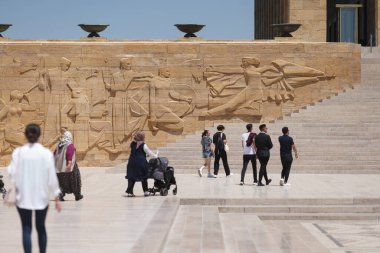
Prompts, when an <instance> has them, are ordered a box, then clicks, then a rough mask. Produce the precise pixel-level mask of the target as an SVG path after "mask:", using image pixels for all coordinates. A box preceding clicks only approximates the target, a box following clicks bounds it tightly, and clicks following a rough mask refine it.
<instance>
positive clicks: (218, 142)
mask: <svg viewBox="0 0 380 253" xmlns="http://www.w3.org/2000/svg"><path fill="white" fill-rule="evenodd" d="M217 129H218V132H216V133H215V134H214V136H213V138H212V142H213V143H214V145H215V160H214V175H218V172H219V161H220V158H222V162H223V167H224V171H225V172H226V176H227V177H229V176H230V175H231V172H230V167H229V165H228V160H227V152H226V150H225V144H226V143H227V138H226V134H225V133H224V126H223V125H219V126H218V127H217Z"/></svg>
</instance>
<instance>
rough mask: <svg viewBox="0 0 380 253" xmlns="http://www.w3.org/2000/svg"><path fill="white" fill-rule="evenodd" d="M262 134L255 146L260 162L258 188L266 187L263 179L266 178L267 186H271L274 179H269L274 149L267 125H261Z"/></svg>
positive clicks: (258, 136)
mask: <svg viewBox="0 0 380 253" xmlns="http://www.w3.org/2000/svg"><path fill="white" fill-rule="evenodd" d="M259 129H260V133H259V134H258V135H257V136H256V138H255V145H256V148H257V157H258V158H259V161H260V172H259V183H258V184H257V185H258V186H265V185H264V184H263V183H262V179H263V177H264V178H265V184H266V185H269V184H270V182H272V179H269V178H268V174H267V164H268V162H269V158H270V152H269V150H270V149H271V148H273V144H272V140H271V138H270V136H269V135H268V134H267V132H268V128H267V126H266V125H265V124H262V125H260V127H259Z"/></svg>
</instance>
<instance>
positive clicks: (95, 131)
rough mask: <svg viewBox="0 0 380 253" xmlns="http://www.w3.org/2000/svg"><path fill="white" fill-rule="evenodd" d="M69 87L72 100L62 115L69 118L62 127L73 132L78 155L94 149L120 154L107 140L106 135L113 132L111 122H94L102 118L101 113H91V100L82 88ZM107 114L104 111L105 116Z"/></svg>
mask: <svg viewBox="0 0 380 253" xmlns="http://www.w3.org/2000/svg"><path fill="white" fill-rule="evenodd" d="M68 87H69V89H70V91H71V98H70V99H69V101H68V102H67V103H66V104H65V105H64V107H63V108H62V115H63V116H64V115H66V116H67V117H66V118H63V119H62V126H64V127H65V128H66V129H68V130H72V131H73V135H74V140H75V143H76V149H77V151H78V153H82V154H83V153H86V152H87V151H89V150H90V149H92V148H93V147H98V148H99V149H104V150H105V151H107V152H109V153H113V154H116V153H118V152H119V150H117V149H115V148H114V146H113V143H112V141H111V140H109V139H108V138H106V133H107V132H110V131H111V130H112V127H111V122H109V121H104V120H92V118H99V117H100V116H99V115H98V113H99V112H98V111H95V112H94V114H93V113H92V112H91V107H90V103H89V100H88V98H87V96H86V95H85V94H84V93H83V90H82V89H81V88H72V87H70V86H69V85H68ZM107 113H108V112H107V111H104V112H103V114H104V115H103V116H105V114H107Z"/></svg>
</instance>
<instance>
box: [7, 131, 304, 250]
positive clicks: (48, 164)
mask: <svg viewBox="0 0 380 253" xmlns="http://www.w3.org/2000/svg"><path fill="white" fill-rule="evenodd" d="M246 128H247V132H246V133H244V134H243V135H242V137H241V145H242V149H243V168H242V171H241V182H240V184H241V185H244V180H245V174H246V171H247V167H248V164H249V163H251V164H252V168H253V184H254V185H258V186H264V185H269V184H270V183H271V181H272V180H271V179H270V178H268V175H267V164H268V161H269V158H270V150H271V149H272V147H273V144H272V141H271V138H270V136H269V135H268V134H267V131H268V128H267V127H266V125H265V124H262V125H260V127H259V129H260V133H259V134H256V133H254V132H253V131H252V128H253V126H252V124H248V125H247V126H246ZM217 130H218V131H217V132H216V133H215V134H214V135H213V136H212V138H211V133H210V132H209V131H208V130H205V131H204V132H203V133H202V139H201V145H202V157H203V159H204V165H203V166H202V167H201V168H199V169H198V173H199V176H201V177H202V176H203V170H204V169H205V168H207V171H208V174H207V176H208V177H210V178H216V177H217V175H218V173H219V163H220V160H222V163H223V167H224V170H225V172H226V176H227V177H229V176H231V175H232V174H231V171H230V167H229V165H228V159H227V153H228V151H229V146H228V144H227V136H226V134H225V133H224V130H225V127H224V126H223V125H219V126H218V127H217ZM282 132H283V135H282V136H280V137H279V142H280V154H281V163H282V167H283V169H282V172H281V180H280V185H289V183H288V179H289V173H290V169H291V165H292V161H293V157H292V151H294V153H295V157H296V158H298V153H297V149H296V146H295V144H294V141H293V139H292V138H291V137H290V136H289V129H288V128H287V127H284V128H283V129H282ZM61 134H62V136H61V139H60V142H59V144H58V146H57V148H56V149H55V151H54V153H53V152H51V151H50V150H49V149H47V148H45V147H43V146H42V145H41V144H39V143H38V140H39V138H40V135H41V129H40V127H39V126H38V125H36V124H29V125H28V126H27V127H26V129H25V137H26V139H27V141H28V143H27V144H25V145H24V146H22V147H19V148H17V149H16V150H14V152H13V153H12V160H11V163H10V165H9V166H8V173H9V175H10V180H11V183H12V185H13V187H11V190H10V191H9V193H8V196H7V202H8V203H10V204H15V205H16V207H17V211H18V213H19V216H20V219H21V224H22V232H23V233H22V235H23V236H22V240H23V247H24V252H25V253H30V252H31V250H32V246H31V245H32V243H31V232H32V213H33V211H34V212H35V219H36V228H37V233H38V244H39V248H40V253H45V252H46V245H47V235H46V229H45V219H46V215H47V212H48V208H49V193H51V194H52V195H53V196H54V197H55V208H56V210H57V211H58V212H60V211H61V205H60V202H61V201H64V197H65V194H70V193H73V194H74V196H75V200H76V201H79V200H81V199H82V198H83V195H82V194H81V186H82V184H81V176H80V171H79V168H78V165H77V162H76V154H75V146H74V144H73V138H72V134H71V133H70V132H69V131H68V130H67V129H62V130H61ZM130 148H131V154H130V158H129V162H128V166H127V176H126V179H128V188H127V190H126V193H127V194H128V197H134V196H135V195H134V193H133V188H134V185H135V183H136V182H138V181H139V182H141V183H142V188H143V191H144V195H145V196H149V191H148V183H147V179H148V167H149V165H148V163H147V160H146V157H147V156H150V157H154V158H157V157H158V152H157V153H153V152H152V151H151V150H150V149H149V147H148V146H147V144H145V134H144V132H142V131H138V132H136V133H135V134H134V137H133V141H132V142H131V145H130ZM212 157H214V170H213V172H212V171H211V159H212ZM257 159H258V160H259V162H260V170H259V174H258V175H257V165H256V164H257V162H256V160H257ZM263 178H264V180H265V182H263V181H262V180H263ZM10 193H13V194H14V199H13V200H12V197H10V196H11V195H12V194H10Z"/></svg>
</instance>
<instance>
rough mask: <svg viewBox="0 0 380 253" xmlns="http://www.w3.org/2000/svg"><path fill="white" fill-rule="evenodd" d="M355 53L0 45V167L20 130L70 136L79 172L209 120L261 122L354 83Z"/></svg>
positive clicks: (252, 47)
mask: <svg viewBox="0 0 380 253" xmlns="http://www.w3.org/2000/svg"><path fill="white" fill-rule="evenodd" d="M360 60H361V59H360V47H359V46H358V45H353V44H342V43H298V42H275V41H272V42H240V41H218V42H215V41H214V42H213V41H192V42H179V41H136V42H132V41H131V42H126V41H114V42H83V41H3V42H0V98H1V100H0V154H1V157H0V164H1V165H2V166H3V165H6V164H7V163H8V161H9V155H10V153H11V152H12V151H13V150H14V149H15V148H16V147H17V146H19V145H21V144H22V143H24V141H25V140H24V137H23V131H24V127H25V125H26V124H28V123H30V122H35V123H37V124H39V125H40V126H41V127H42V129H43V136H42V138H41V142H42V143H43V144H44V145H45V146H47V147H50V148H51V149H52V150H53V149H54V148H55V147H56V145H57V143H58V141H59V138H60V132H61V131H62V130H63V129H68V130H69V131H71V132H72V133H73V136H74V144H75V146H76V149H77V153H78V159H79V160H80V164H81V166H110V165H113V164H118V163H120V162H123V161H125V160H126V159H128V152H129V145H130V142H131V138H132V136H133V133H134V132H135V131H136V130H139V129H142V130H144V131H145V133H146V138H147V141H148V142H149V144H150V146H151V148H157V147H162V146H164V145H166V144H167V143H169V142H173V141H175V140H177V139H178V138H182V137H183V136H185V135H186V134H189V133H193V132H194V131H196V130H201V129H204V127H205V125H209V124H210V123H212V122H213V121H214V120H215V121H218V122H220V121H229V120H234V119H236V118H240V119H243V120H245V121H247V122H260V121H261V122H267V121H269V120H273V119H276V118H278V117H281V116H282V115H284V114H287V113H291V112H292V111H294V110H297V109H299V108H301V107H303V106H305V105H308V104H311V103H313V102H316V101H319V100H321V99H324V98H326V97H327V96H329V95H332V94H335V93H338V92H341V91H343V90H344V89H346V88H348V87H353V86H354V85H357V84H359V83H360Z"/></svg>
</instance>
